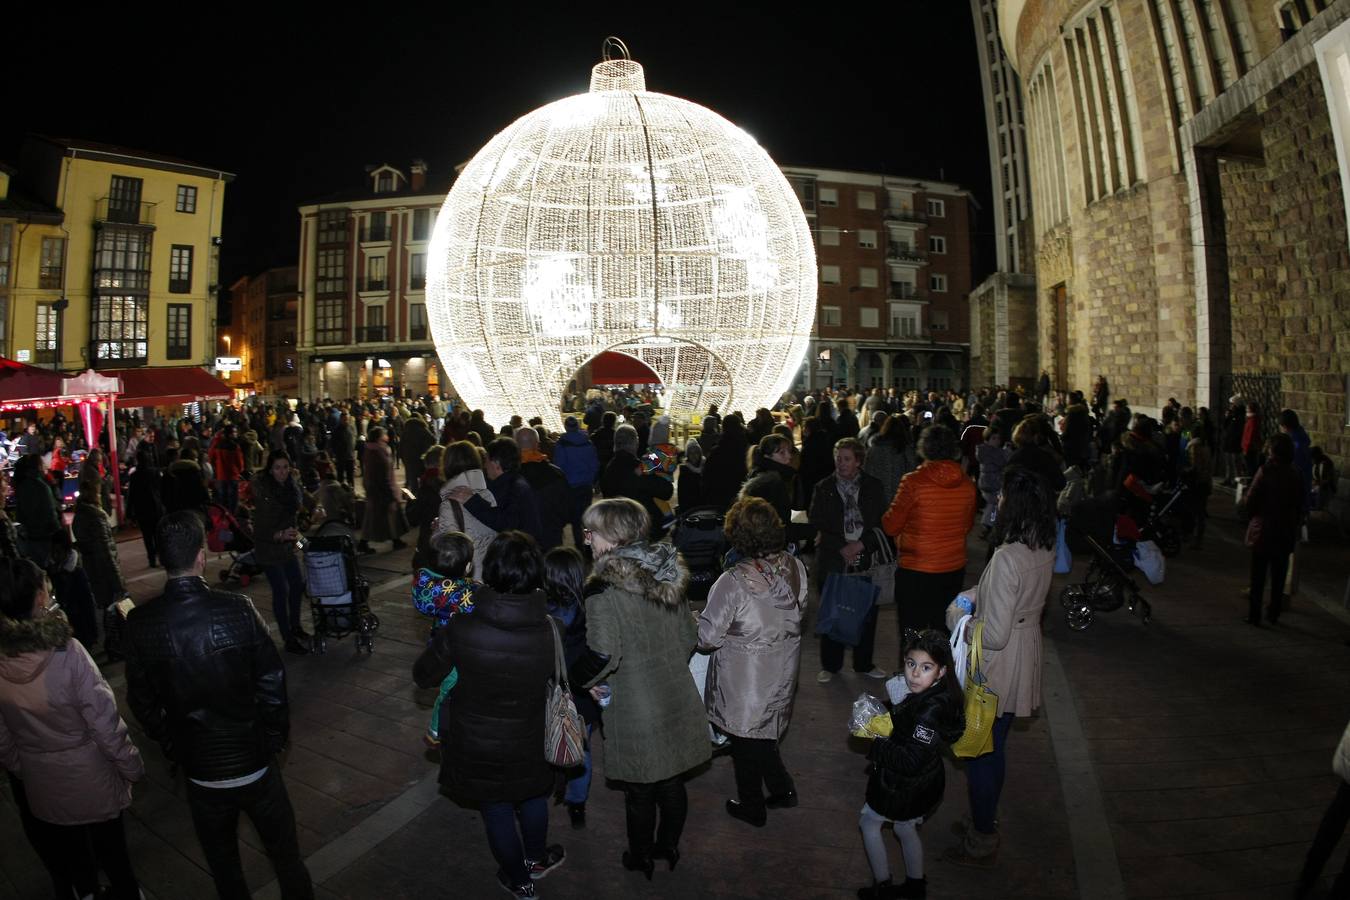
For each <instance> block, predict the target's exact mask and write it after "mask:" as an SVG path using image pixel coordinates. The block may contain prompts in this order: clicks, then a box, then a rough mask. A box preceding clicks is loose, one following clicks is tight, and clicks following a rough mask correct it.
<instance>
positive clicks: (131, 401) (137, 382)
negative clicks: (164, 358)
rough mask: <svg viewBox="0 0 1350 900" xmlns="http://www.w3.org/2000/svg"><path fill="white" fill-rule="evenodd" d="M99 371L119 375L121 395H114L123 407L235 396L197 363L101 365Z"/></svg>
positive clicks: (161, 404) (222, 398)
mask: <svg viewBox="0 0 1350 900" xmlns="http://www.w3.org/2000/svg"><path fill="white" fill-rule="evenodd" d="M99 374H101V375H113V376H116V377H118V378H121V379H122V395H121V396H120V397H118V398H117V405H118V406H122V407H127V406H170V405H172V404H175V403H192V402H194V401H198V400H229V399H230V398H232V397H233V396H234V391H233V390H231V389H230V386H229V385H228V384H226V383H225V382H223V381H221V380H220V379H218V378H216V377H214V376H212V375H211V373H209V372H207V371H206V370H205V369H199V368H197V367H196V366H182V367H176V368H169V367H164V366H158V367H154V368H144V369H100V370H99Z"/></svg>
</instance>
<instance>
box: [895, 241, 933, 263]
mask: <svg viewBox="0 0 1350 900" xmlns="http://www.w3.org/2000/svg"><path fill="white" fill-rule="evenodd" d="M886 258H887V259H892V260H895V261H896V262H902V263H916V264H922V263H926V262H928V251H927V250H920V249H919V248H918V247H911V246H909V245H908V244H889V245H888V246H887V247H886Z"/></svg>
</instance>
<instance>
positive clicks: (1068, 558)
mask: <svg viewBox="0 0 1350 900" xmlns="http://www.w3.org/2000/svg"><path fill="white" fill-rule="evenodd" d="M1067 525H1068V520H1067V519H1060V520H1059V526H1058V528H1057V530H1056V534H1055V574H1056V575H1067V574H1069V572H1071V571H1072V570H1073V554H1072V553H1070V552H1069V544H1068V541H1066V540H1065V539H1064V531H1065V529H1066V527H1067Z"/></svg>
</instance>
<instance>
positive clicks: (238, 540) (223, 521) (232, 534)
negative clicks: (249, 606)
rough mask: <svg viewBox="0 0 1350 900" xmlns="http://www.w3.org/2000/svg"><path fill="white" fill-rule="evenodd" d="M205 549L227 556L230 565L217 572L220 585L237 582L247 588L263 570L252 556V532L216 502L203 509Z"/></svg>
mask: <svg viewBox="0 0 1350 900" xmlns="http://www.w3.org/2000/svg"><path fill="white" fill-rule="evenodd" d="M206 523H207V529H206V549H208V550H210V551H211V552H212V553H228V554H229V555H230V564H229V565H228V566H226V567H225V569H224V570H223V571H222V572H221V573H220V581H221V583H222V584H229V583H230V582H232V581H237V582H239V584H241V585H245V586H247V585H248V583H249V581H251V580H252V579H253V576H254V575H257V574H258V573H259V572H260V571H262V570H261V569H260V568H259V567H258V565H257V563H256V562H255V561H254V557H253V533H252V531H251V530H250V529H249V526H248V523H246V522H243V521H241V520H240V519H238V518H236V517H235V516H234V515H233V514H232V513H231V512H230V511H229V510H228V509H226V508H225V507H224V506H221V505H220V504H219V503H213V504H211V505H210V506H208V507H207V508H206Z"/></svg>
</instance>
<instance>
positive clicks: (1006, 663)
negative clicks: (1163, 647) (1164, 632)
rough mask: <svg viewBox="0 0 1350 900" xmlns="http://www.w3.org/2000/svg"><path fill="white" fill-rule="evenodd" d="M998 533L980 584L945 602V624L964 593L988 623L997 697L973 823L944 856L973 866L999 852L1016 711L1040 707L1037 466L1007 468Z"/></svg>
mask: <svg viewBox="0 0 1350 900" xmlns="http://www.w3.org/2000/svg"><path fill="white" fill-rule="evenodd" d="M997 522H998V526H997V528H998V531H997V532H996V533H995V544H996V545H997V546H998V549H997V550H995V551H994V555H993V557H992V558H991V559H990V560H989V564H988V565H987V566H985V568H984V574H983V575H981V576H980V583H979V585H977V586H976V587H975V588H972V589H968V590H965V591H963V592H962V594H961V597H958V598H957V600H956V602H954V603H952V604H951V605H950V606H949V607H947V628H948V629H953V628H955V627H956V624H957V622H958V621H959V620H960V618H961V616H962V615H964V612H965V610H964V609H963V604H962V599H963V598H968V599H969V601H970V603H971V605H972V606H973V609H974V619H973V620H972V621H971V623H970V628H971V629H972V631H971V632H969V633H968V634H970V635H973V633H974V632H973V629H974V626H975V625H976V624H978V623H980V622H983V623H984V630H983V633H982V635H981V654H982V663H981V666H980V670H981V671H982V672H983V673H984V675H985V677H986V678H987V679H988V683H989V688H990V690H992V691H993V692H994V693H995V694H997V695H998V712H999V715H998V718H997V719H996V720H995V722H994V750H993V752H992V753H988V754H985V755H984V756H980V757H976V758H975V759H972V760H970V761H969V762H967V763H966V786H967V789H968V791H969V794H970V823H969V825H968V826H967V827H966V832H965V837H964V839H963V840H962V842H961V844H960V845H958V846H956V847H953V848H951V849H950V850H948V851H947V853H946V854H945V857H946V858H947V859H949V860H951V861H952V862H956V863H961V864H967V865H989V864H991V863H992V862H993V859H994V854H995V853H996V852H997V851H998V843H999V838H998V828H997V824H996V822H997V817H998V800H999V795H1000V794H1001V793H1002V792H1003V775H1004V769H1005V765H1006V758H1005V756H1004V747H1005V745H1006V743H1007V740H1008V731H1009V729H1011V727H1012V720H1013V718H1014V717H1016V716H1029V715H1031V714H1032V713H1033V712H1035V711H1036V709H1037V708H1038V707H1039V706H1040V705H1041V611H1042V610H1043V609H1044V607H1045V596H1046V593H1047V592H1048V591H1049V590H1050V578H1051V575H1052V574H1053V569H1054V563H1055V496H1054V494H1052V493H1050V489H1049V488H1048V487H1047V486H1046V485H1045V483H1044V482H1043V481H1042V480H1041V479H1040V477H1039V476H1037V475H1036V474H1035V473H1034V472H1032V471H1030V470H1028V469H1025V468H1022V467H1020V466H1009V467H1008V468H1006V469H1004V470H1003V491H1002V493H1001V494H1000V496H999V504H998V517H997Z"/></svg>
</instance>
